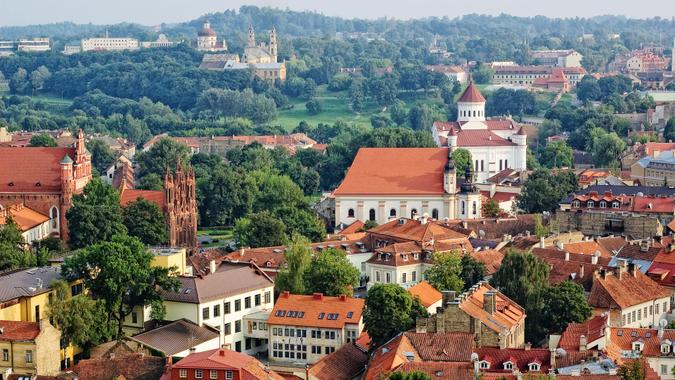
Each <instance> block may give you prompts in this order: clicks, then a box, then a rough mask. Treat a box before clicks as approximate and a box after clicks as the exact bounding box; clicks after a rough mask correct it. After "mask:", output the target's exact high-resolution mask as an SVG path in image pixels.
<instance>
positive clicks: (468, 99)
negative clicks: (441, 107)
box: [457, 82, 485, 103]
mask: <svg viewBox="0 0 675 380" xmlns="http://www.w3.org/2000/svg"><path fill="white" fill-rule="evenodd" d="M457 101H458V102H463V103H485V98H484V97H483V95H482V94H481V93H480V90H479V89H478V87H477V86H476V85H475V84H473V82H470V83H469V85H468V86H467V87H466V90H464V93H462V96H460V97H459V100H457Z"/></svg>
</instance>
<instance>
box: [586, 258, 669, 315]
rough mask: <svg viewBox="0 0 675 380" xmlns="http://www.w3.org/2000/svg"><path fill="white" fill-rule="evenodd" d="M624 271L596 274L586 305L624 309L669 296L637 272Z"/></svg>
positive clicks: (649, 279)
mask: <svg viewBox="0 0 675 380" xmlns="http://www.w3.org/2000/svg"><path fill="white" fill-rule="evenodd" d="M624 271H625V269H623V268H616V269H615V270H614V271H604V272H603V271H602V270H601V271H599V272H596V273H597V274H596V276H595V278H594V281H593V287H592V288H591V293H590V295H589V296H588V304H589V305H590V306H591V307H596V308H621V309H624V308H627V307H630V306H634V305H639V304H641V303H643V302H647V301H650V300H657V299H660V298H665V297H668V296H669V294H670V292H668V291H667V290H666V289H664V288H662V287H661V286H660V285H659V284H657V283H656V282H654V280H652V279H651V278H649V276H647V275H645V274H643V273H642V272H640V271H639V270H637V269H635V270H634V271H633V273H634V274H631V273H630V272H628V271H625V272H624ZM603 273H604V276H603Z"/></svg>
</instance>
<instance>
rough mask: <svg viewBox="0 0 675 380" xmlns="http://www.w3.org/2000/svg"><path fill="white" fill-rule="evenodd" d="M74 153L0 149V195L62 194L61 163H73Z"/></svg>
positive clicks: (69, 151)
mask: <svg viewBox="0 0 675 380" xmlns="http://www.w3.org/2000/svg"><path fill="white" fill-rule="evenodd" d="M75 153H76V152H75V148H45V147H25V148H3V147H0V157H2V159H0V192H3V193H5V192H6V193H54V192H61V160H62V159H63V158H64V157H68V158H69V159H71V160H74V159H75ZM38 184H39V185H38Z"/></svg>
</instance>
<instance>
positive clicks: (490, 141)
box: [457, 129, 516, 147]
mask: <svg viewBox="0 0 675 380" xmlns="http://www.w3.org/2000/svg"><path fill="white" fill-rule="evenodd" d="M457 146H460V147H472V146H516V143H514V142H513V141H510V140H507V139H505V138H503V137H500V136H499V135H497V134H496V133H494V132H492V131H490V130H484V129H466V130H462V131H460V132H459V133H458V134H457Z"/></svg>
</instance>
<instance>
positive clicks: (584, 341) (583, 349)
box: [579, 335, 588, 352]
mask: <svg viewBox="0 0 675 380" xmlns="http://www.w3.org/2000/svg"><path fill="white" fill-rule="evenodd" d="M586 346H588V339H587V338H586V335H580V336H579V352H586Z"/></svg>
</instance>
